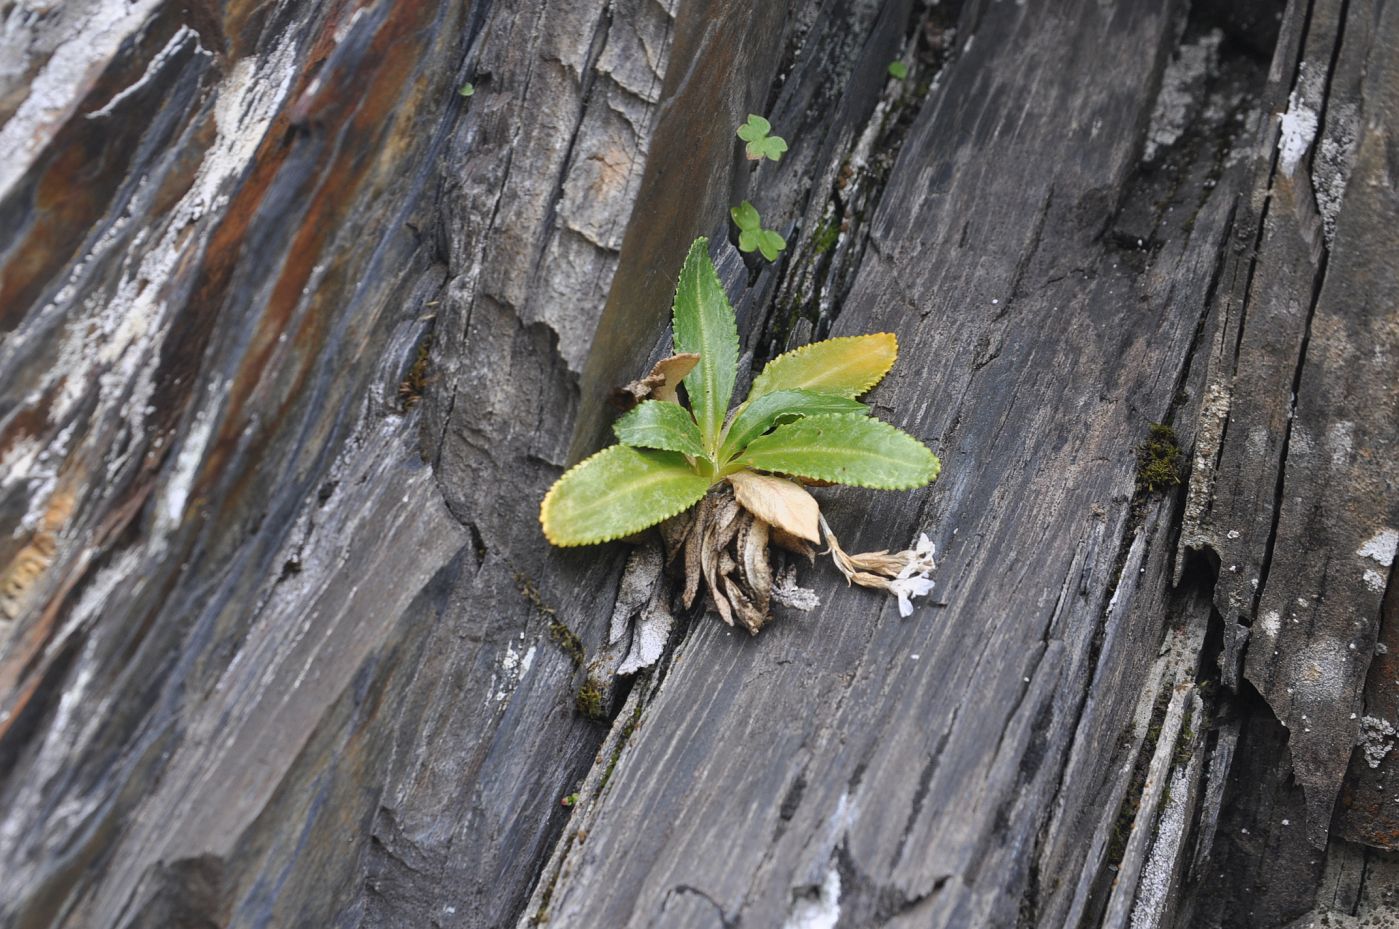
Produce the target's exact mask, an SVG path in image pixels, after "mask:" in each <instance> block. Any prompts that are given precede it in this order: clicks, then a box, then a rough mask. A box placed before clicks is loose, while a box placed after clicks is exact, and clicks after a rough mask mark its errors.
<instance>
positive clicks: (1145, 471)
mask: <svg viewBox="0 0 1399 929" xmlns="http://www.w3.org/2000/svg"><path fill="white" fill-rule="evenodd" d="M1182 480H1183V475H1182V474H1181V451H1180V443H1179V442H1178V441H1176V431H1175V430H1174V429H1172V428H1171V427H1170V426H1167V425H1165V424H1163V423H1152V424H1151V432H1150V434H1149V435H1148V436H1147V440H1146V441H1145V442H1143V443H1142V444H1141V445H1139V446H1137V487H1138V488H1139V489H1141V490H1144V491H1146V492H1147V493H1156V492H1157V491H1160V490H1167V489H1169V488H1171V487H1177V486H1179V485H1180V483H1181V481H1182Z"/></svg>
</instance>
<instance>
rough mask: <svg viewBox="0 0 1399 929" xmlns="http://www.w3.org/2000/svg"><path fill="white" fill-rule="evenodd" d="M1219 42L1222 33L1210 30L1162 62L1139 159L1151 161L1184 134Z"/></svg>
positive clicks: (1215, 56) (1213, 63)
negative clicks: (1144, 144) (1159, 83)
mask: <svg viewBox="0 0 1399 929" xmlns="http://www.w3.org/2000/svg"><path fill="white" fill-rule="evenodd" d="M1223 41H1224V33H1223V32H1221V31H1219V30H1218V29H1211V30H1210V31H1209V32H1207V33H1205V34H1204V35H1202V36H1200V38H1198V39H1196V40H1195V41H1194V42H1190V43H1188V44H1185V45H1182V46H1181V47H1180V49H1179V51H1177V52H1176V55H1175V57H1174V58H1172V59H1171V62H1170V64H1168V65H1166V70H1165V72H1164V73H1163V74H1162V75H1161V92H1160V93H1159V94H1157V95H1156V106H1155V107H1154V108H1153V109H1152V113H1151V122H1150V124H1149V128H1148V129H1147V133H1146V149H1145V151H1144V152H1143V154H1142V158H1143V160H1145V161H1152V160H1153V159H1155V158H1156V156H1157V155H1158V154H1159V153H1160V152H1161V150H1162V149H1166V148H1170V147H1171V146H1172V145H1174V144H1175V143H1176V142H1177V141H1178V140H1179V139H1180V137H1181V136H1182V135H1184V134H1185V129H1186V127H1187V126H1188V125H1189V124H1190V118H1191V115H1192V112H1193V111H1194V109H1195V107H1196V105H1197V102H1198V101H1199V100H1200V98H1201V97H1202V96H1203V91H1204V84H1205V80H1206V79H1207V78H1208V77H1209V76H1210V75H1211V74H1212V73H1214V70H1215V65H1216V63H1217V62H1218V60H1219V45H1220V43H1221V42H1223Z"/></svg>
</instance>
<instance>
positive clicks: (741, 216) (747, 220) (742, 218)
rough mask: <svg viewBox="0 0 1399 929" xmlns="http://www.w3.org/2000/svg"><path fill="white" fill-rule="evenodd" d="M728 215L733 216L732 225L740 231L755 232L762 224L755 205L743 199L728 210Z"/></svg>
mask: <svg viewBox="0 0 1399 929" xmlns="http://www.w3.org/2000/svg"><path fill="white" fill-rule="evenodd" d="M729 215H730V216H732V217H733V218H734V225H735V226H737V227H738V229H739V231H740V232H748V231H750V230H751V231H753V232H757V231H758V229H759V228H760V227H761V226H762V222H763V221H762V219H761V218H760V217H759V216H758V210H757V207H755V206H753V204H751V203H749V202H748V201H747V200H744V201H743V202H742V203H740V204H739V205H738V206H736V207H734V208H733V209H732V210H729Z"/></svg>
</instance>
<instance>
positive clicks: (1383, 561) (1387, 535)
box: [1355, 528, 1399, 568]
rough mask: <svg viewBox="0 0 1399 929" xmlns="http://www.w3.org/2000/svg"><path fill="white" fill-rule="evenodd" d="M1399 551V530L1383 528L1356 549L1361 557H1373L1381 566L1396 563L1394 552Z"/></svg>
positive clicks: (1385, 566)
mask: <svg viewBox="0 0 1399 929" xmlns="http://www.w3.org/2000/svg"><path fill="white" fill-rule="evenodd" d="M1396 551H1399V531H1395V530H1393V529H1388V528H1386V529H1381V530H1380V531H1379V532H1376V533H1375V534H1374V535H1372V536H1370V538H1368V539H1366V540H1365V542H1364V544H1363V545H1361V546H1360V547H1359V548H1357V549H1356V550H1355V553H1356V554H1357V555H1359V556H1360V557H1361V558H1373V559H1374V560H1375V561H1376V562H1377V563H1378V564H1379V566H1380V567H1382V568H1387V567H1389V566H1390V565H1392V564H1394V554H1395V552H1396Z"/></svg>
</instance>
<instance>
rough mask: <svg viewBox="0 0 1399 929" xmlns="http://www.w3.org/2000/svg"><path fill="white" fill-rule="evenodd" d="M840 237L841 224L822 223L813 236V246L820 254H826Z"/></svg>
mask: <svg viewBox="0 0 1399 929" xmlns="http://www.w3.org/2000/svg"><path fill="white" fill-rule="evenodd" d="M839 239H840V226H839V225H837V224H836V223H822V224H821V225H819V226H817V227H816V231H815V232H814V233H813V234H812V236H811V248H812V250H813V251H815V252H816V254H818V255H824V254H826V252H829V251H830V250H831V249H832V248H835V244H836V242H837V241H839Z"/></svg>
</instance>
